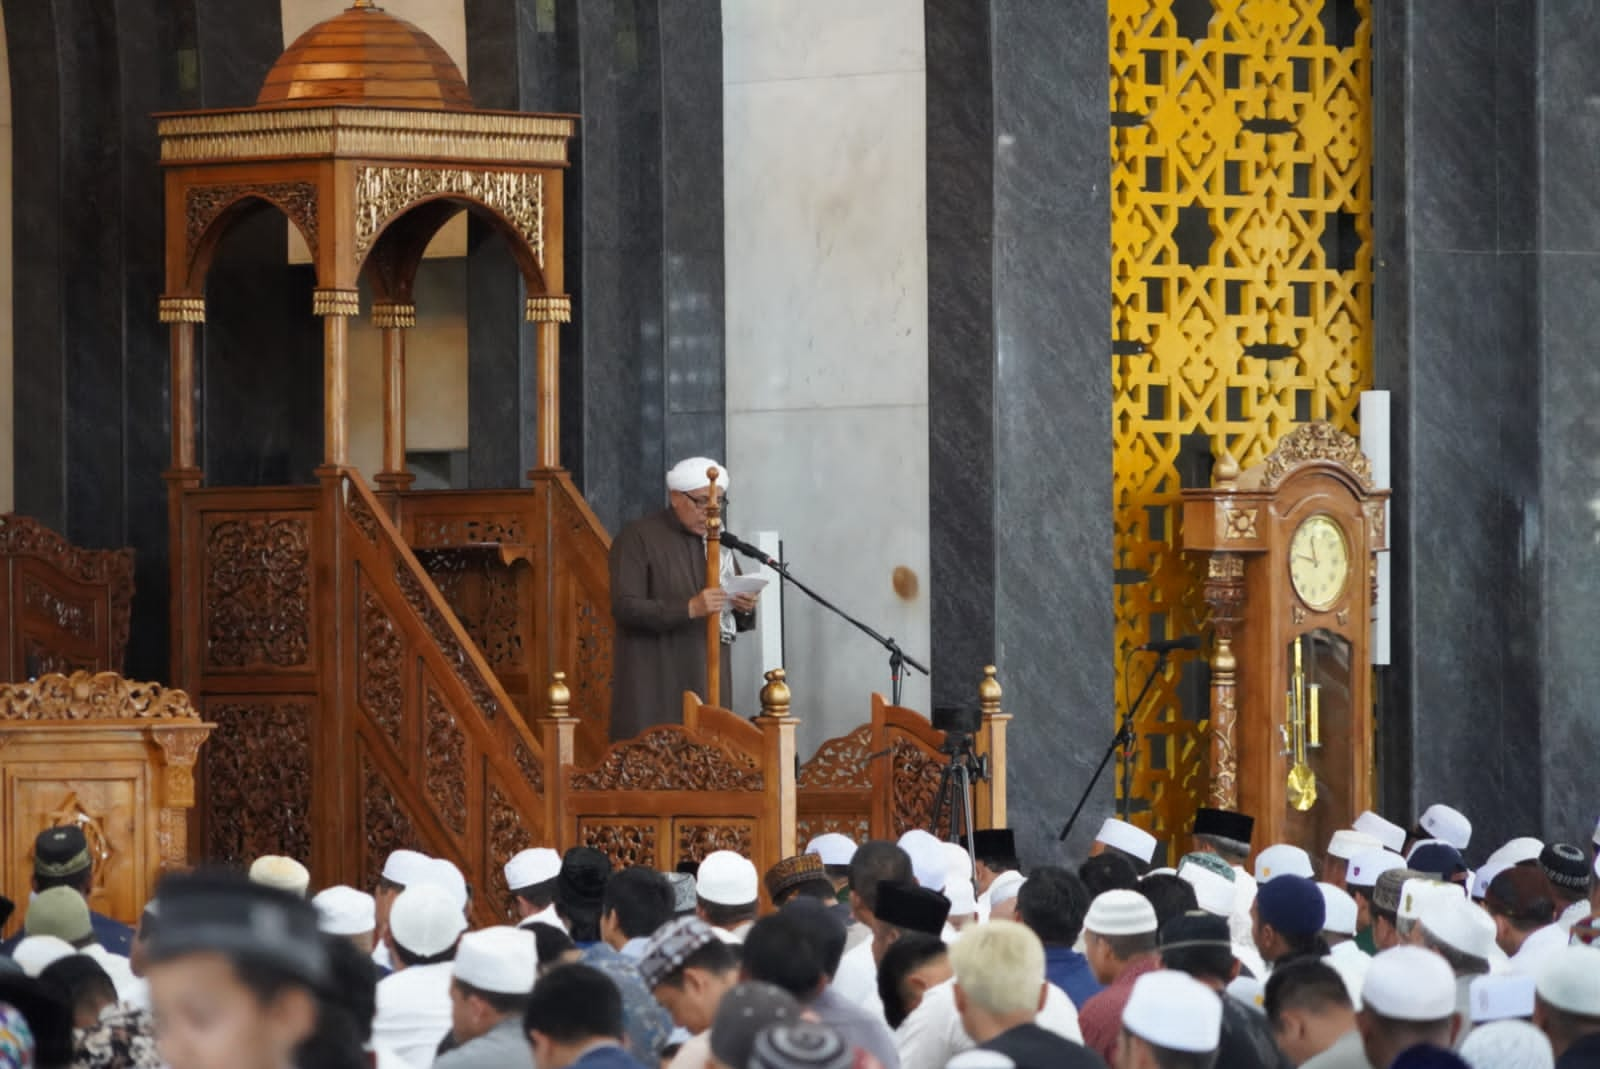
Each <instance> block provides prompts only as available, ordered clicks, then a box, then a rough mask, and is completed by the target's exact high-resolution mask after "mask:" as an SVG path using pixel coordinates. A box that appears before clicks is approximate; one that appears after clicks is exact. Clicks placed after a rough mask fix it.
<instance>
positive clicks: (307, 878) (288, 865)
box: [250, 854, 311, 898]
mask: <svg viewBox="0 0 1600 1069" xmlns="http://www.w3.org/2000/svg"><path fill="white" fill-rule="evenodd" d="M250 882H251V883H259V884H261V885H262V886H263V887H276V888H277V889H278V890H280V891H288V892H289V893H290V894H292V895H299V896H300V897H301V898H304V897H305V894H306V891H308V890H309V889H310V888H311V873H309V872H307V871H306V867H305V866H304V865H302V864H300V862H298V861H296V860H295V859H294V858H292V857H280V856H278V855H277V854H266V855H264V856H262V857H258V858H256V859H255V861H254V862H253V863H251V865H250Z"/></svg>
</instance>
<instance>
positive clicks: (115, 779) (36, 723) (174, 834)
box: [0, 672, 210, 927]
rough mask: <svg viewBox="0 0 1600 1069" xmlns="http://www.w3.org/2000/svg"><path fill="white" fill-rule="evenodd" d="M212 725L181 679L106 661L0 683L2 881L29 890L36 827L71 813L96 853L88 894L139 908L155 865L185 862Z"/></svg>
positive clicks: (14, 894)
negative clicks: (138, 677)
mask: <svg viewBox="0 0 1600 1069" xmlns="http://www.w3.org/2000/svg"><path fill="white" fill-rule="evenodd" d="M209 730H210V725H209V724H206V723H204V722H203V721H201V719H200V717H199V715H198V714H197V713H196V711H195V709H194V706H193V705H192V704H191V703H190V701H189V698H188V696H187V695H185V694H184V693H183V692H182V691H178V690H168V689H165V688H163V687H161V686H159V685H158V684H154V683H135V682H131V681H129V680H126V679H123V678H122V677H121V676H119V675H117V674H116V673H114V672H101V673H93V674H91V673H88V672H79V673H75V674H73V675H72V676H62V675H57V674H50V675H45V676H41V677H40V678H39V679H37V680H35V681H33V682H31V683H17V684H11V685H7V686H4V687H0V814H3V816H0V842H3V844H4V849H3V853H0V893H4V894H5V895H6V896H7V897H8V898H10V899H11V900H12V901H14V902H17V903H24V902H26V901H27V900H28V893H29V891H30V890H31V888H30V886H29V879H30V876H31V874H32V872H33V864H32V860H33V859H32V856H31V852H32V849H33V843H34V839H35V837H36V836H37V835H38V834H39V832H41V831H43V830H44V829H45V828H50V827H58V826H61V825H65V824H76V825H78V826H79V827H80V828H82V829H83V832H84V837H85V838H86V839H87V840H88V841H89V848H90V851H91V853H92V854H93V856H94V859H95V866H94V872H93V882H92V884H91V887H90V891H89V902H90V904H91V905H92V906H93V907H94V908H95V909H97V910H100V911H101V912H103V913H105V914H107V915H108V916H112V917H115V918H117V919H118V920H121V921H124V922H126V923H133V922H134V921H136V920H138V917H139V913H140V911H141V910H142V909H143V908H144V903H145V901H146V900H147V899H148V898H149V896H150V895H151V894H152V893H153V892H154V890H155V886H156V882H157V881H158V880H159V879H160V877H161V875H162V873H163V872H165V871H168V870H174V869H180V868H182V867H184V866H185V865H186V864H187V863H188V860H189V854H188V838H187V835H186V834H185V830H186V822H185V814H186V811H187V810H188V809H189V807H191V806H192V805H193V804H194V801H195V781H194V764H195V758H196V756H197V754H198V752H199V750H200V746H201V744H202V743H203V742H204V741H205V738H206V735H207V732H208V731H209ZM21 913H22V911H20V910H19V912H18V917H17V920H21ZM14 926H15V925H13V927H14Z"/></svg>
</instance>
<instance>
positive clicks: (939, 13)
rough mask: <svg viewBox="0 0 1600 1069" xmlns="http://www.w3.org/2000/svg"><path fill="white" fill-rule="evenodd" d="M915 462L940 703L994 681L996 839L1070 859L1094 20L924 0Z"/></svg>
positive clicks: (1106, 796) (1093, 526)
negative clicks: (922, 470) (1007, 760)
mask: <svg viewBox="0 0 1600 1069" xmlns="http://www.w3.org/2000/svg"><path fill="white" fill-rule="evenodd" d="M925 20H926V22H925V25H926V35H927V67H928V279H929V299H928V306H929V323H928V346H929V353H928V365H929V396H928V401H929V420H928V424H929V452H930V465H929V468H930V494H931V498H932V501H931V508H930V514H931V517H932V581H931V584H930V585H931V588H932V590H933V591H934V594H933V621H932V626H933V660H934V670H935V678H934V700H935V702H936V703H942V702H949V701H960V702H968V703H970V702H971V701H972V700H973V699H972V695H973V686H974V684H975V681H976V679H977V678H978V677H977V673H978V671H979V670H980V668H981V667H982V665H983V664H985V663H988V662H991V661H992V662H994V663H996V664H997V665H998V666H999V669H1000V679H1001V682H1002V684H1003V685H1004V687H1005V705H1006V708H1007V710H1008V711H1009V712H1011V713H1013V714H1014V715H1015V716H1016V720H1015V721H1014V722H1013V724H1012V729H1011V747H1010V752H1011V755H1012V757H1011V776H1012V780H1011V783H1012V790H1011V794H1010V797H1011V823H1012V825H1013V827H1015V828H1016V829H1017V833H1018V836H1019V840H1020V844H1021V846H1022V849H1023V853H1024V856H1025V858H1026V859H1027V860H1028V861H1029V862H1030V863H1033V864H1041V863H1045V862H1047V861H1050V860H1055V859H1060V858H1065V857H1069V856H1072V857H1077V856H1081V855H1082V852H1083V848H1084V846H1085V845H1086V844H1087V841H1088V839H1089V838H1090V837H1091V836H1092V835H1093V834H1094V830H1095V827H1096V826H1098V823H1099V819H1100V818H1101V817H1103V816H1105V815H1106V814H1107V813H1108V812H1109V811H1110V807H1111V796H1112V785H1111V782H1110V780H1109V779H1102V781H1101V783H1100V785H1099V789H1098V791H1097V793H1096V795H1095V797H1094V799H1093V801H1092V802H1091V805H1090V806H1089V808H1088V810H1087V811H1086V815H1085V817H1084V819H1083V821H1082V822H1081V823H1080V826H1079V828H1078V830H1077V832H1076V833H1075V835H1074V836H1073V838H1072V839H1071V840H1070V841H1069V843H1068V844H1067V847H1065V848H1062V847H1060V846H1058V845H1057V844H1056V841H1055V833H1056V830H1057V829H1058V828H1059V826H1060V824H1061V822H1062V821H1064V820H1065V818H1066V816H1067V814H1068V812H1069V811H1070V810H1071V808H1072V804H1073V803H1074V802H1075V801H1076V799H1077V797H1078V796H1079V794H1080V793H1081V792H1082V790H1083V789H1084V788H1085V787H1086V786H1087V784H1088V781H1089V777H1090V774H1091V773H1092V771H1093V768H1094V765H1095V763H1096V762H1097V761H1098V760H1099V756H1100V753H1101V751H1102V750H1103V748H1104V747H1105V745H1106V743H1107V742H1108V741H1109V739H1110V736H1111V733H1112V731H1113V730H1114V728H1115V723H1114V719H1113V700H1112V699H1113V678H1112V668H1111V662H1110V657H1109V651H1110V650H1111V649H1112V647H1113V627H1114V621H1113V617H1112V589H1111V541H1112V533H1111V433H1110V429H1111V428H1110V422H1111V369H1110V357H1109V352H1108V346H1107V341H1106V336H1107V327H1108V324H1109V323H1110V312H1111V307H1110V241H1111V237H1110V227H1111V222H1110V209H1109V202H1108V200H1107V179H1108V176H1109V173H1110V160H1109V156H1108V150H1107V134H1106V130H1107V125H1106V123H1107V119H1106V97H1105V84H1106V76H1107V75H1106V71H1107V64H1108V44H1107V39H1106V18H1105V7H1104V4H1103V3H1094V2H1090V0H1055V2H1052V3H1049V4H1041V3H1036V2H1034V0H982V2H974V0H928V3H927V7H926V15H925Z"/></svg>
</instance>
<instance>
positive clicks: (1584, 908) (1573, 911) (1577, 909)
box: [1556, 898, 1593, 935]
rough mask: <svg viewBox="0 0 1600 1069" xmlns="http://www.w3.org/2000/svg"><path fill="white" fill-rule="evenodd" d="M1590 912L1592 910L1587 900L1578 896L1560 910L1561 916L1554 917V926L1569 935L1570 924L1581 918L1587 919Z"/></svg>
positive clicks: (1570, 931)
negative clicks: (1574, 900)
mask: <svg viewBox="0 0 1600 1069" xmlns="http://www.w3.org/2000/svg"><path fill="white" fill-rule="evenodd" d="M1592 912H1593V910H1591V909H1590V908H1589V900H1588V899H1586V898H1580V899H1578V900H1577V901H1576V902H1574V903H1572V905H1570V906H1568V907H1567V908H1566V909H1564V910H1562V911H1561V916H1559V917H1557V918H1556V927H1558V928H1560V929H1561V930H1562V931H1563V932H1566V933H1567V934H1568V935H1571V934H1572V926H1573V925H1574V924H1577V923H1578V922H1579V921H1581V920H1587V919H1588V917H1589V914H1590V913H1592Z"/></svg>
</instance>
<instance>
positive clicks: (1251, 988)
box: [1226, 973, 1267, 1013]
mask: <svg viewBox="0 0 1600 1069" xmlns="http://www.w3.org/2000/svg"><path fill="white" fill-rule="evenodd" d="M1226 990H1227V992H1228V997H1229V998H1231V999H1233V1000H1234V1001H1236V1002H1242V1003H1244V1004H1245V1005H1246V1006H1248V1007H1249V1008H1250V1009H1252V1010H1255V1011H1256V1012H1257V1013H1266V1012H1267V1008H1266V1001H1267V987H1266V985H1265V984H1263V983H1262V982H1261V981H1260V980H1257V979H1256V978H1255V977H1254V976H1246V975H1244V974H1243V973H1240V974H1239V975H1238V976H1235V977H1234V978H1233V979H1232V980H1229V981H1228V986H1227V988H1226Z"/></svg>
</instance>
